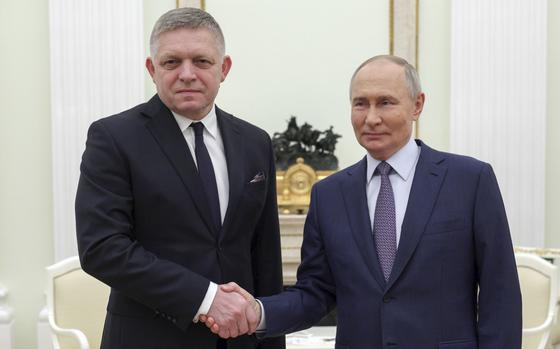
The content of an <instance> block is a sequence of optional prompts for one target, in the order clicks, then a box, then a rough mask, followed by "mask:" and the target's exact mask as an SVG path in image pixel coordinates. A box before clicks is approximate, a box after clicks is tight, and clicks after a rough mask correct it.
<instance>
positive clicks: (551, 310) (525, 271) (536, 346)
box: [515, 253, 558, 349]
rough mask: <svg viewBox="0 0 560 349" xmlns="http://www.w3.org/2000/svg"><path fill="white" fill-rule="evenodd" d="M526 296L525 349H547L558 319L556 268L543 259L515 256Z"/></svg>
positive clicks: (529, 255)
mask: <svg viewBox="0 0 560 349" xmlns="http://www.w3.org/2000/svg"><path fill="white" fill-rule="evenodd" d="M515 259H516V262H517V272H518V273H519V283H520V285H521V294H522V296H523V349H545V348H546V345H547V342H548V339H549V336H550V331H551V329H552V324H553V321H554V319H555V313H556V302H557V295H558V271H557V268H556V267H555V266H554V265H552V264H551V263H549V262H547V261H546V260H544V259H542V258H541V257H538V256H535V255H533V254H528V253H516V254H515Z"/></svg>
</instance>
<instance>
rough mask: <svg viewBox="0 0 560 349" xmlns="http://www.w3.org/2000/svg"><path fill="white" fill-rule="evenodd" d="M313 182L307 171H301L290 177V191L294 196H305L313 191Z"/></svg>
mask: <svg viewBox="0 0 560 349" xmlns="http://www.w3.org/2000/svg"><path fill="white" fill-rule="evenodd" d="M312 185H313V180H312V178H311V177H310V176H309V174H308V173H307V172H305V171H302V170H299V171H296V172H294V173H292V175H291V176H290V190H291V191H292V193H294V194H298V195H303V194H307V193H309V192H310V191H311V186H312Z"/></svg>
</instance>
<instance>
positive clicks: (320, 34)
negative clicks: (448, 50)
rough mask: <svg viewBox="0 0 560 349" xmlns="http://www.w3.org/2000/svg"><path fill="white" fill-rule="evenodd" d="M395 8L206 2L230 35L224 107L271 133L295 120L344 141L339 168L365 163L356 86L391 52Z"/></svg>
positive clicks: (311, 1)
mask: <svg viewBox="0 0 560 349" xmlns="http://www.w3.org/2000/svg"><path fill="white" fill-rule="evenodd" d="M388 5H389V2H388V1H371V0H355V1H351V2H347V1H323V0H306V1H300V0H285V1H261V0H240V1H231V0H206V9H207V10H208V11H209V12H210V13H211V14H212V15H213V16H214V17H215V18H216V19H217V20H218V22H219V23H220V25H221V26H222V30H223V31H224V34H225V36H226V51H227V52H228V53H229V54H230V55H231V56H232V59H233V67H232V70H231V72H230V75H229V76H228V78H227V80H226V81H225V83H224V84H222V87H221V91H220V94H219V96H218V100H217V103H218V105H219V106H221V107H223V108H224V109H225V110H227V111H230V112H232V113H234V114H237V115H238V116H240V117H241V118H244V119H246V120H248V121H250V122H252V123H254V124H256V125H258V126H260V127H262V128H264V129H265V130H266V131H268V132H269V133H270V134H271V135H272V133H274V132H277V131H283V130H284V129H285V128H286V121H287V120H288V119H289V118H290V116H291V115H296V116H297V117H298V123H300V124H301V123H303V122H308V123H310V124H311V125H313V126H314V127H315V128H316V129H320V130H324V129H326V128H328V127H329V126H331V125H333V126H334V130H335V132H338V133H340V134H342V138H341V139H339V143H338V145H337V150H336V155H337V156H338V159H339V167H340V168H342V167H345V166H347V165H350V164H352V163H354V162H355V161H357V160H359V159H360V158H361V157H363V156H364V154H365V153H364V150H363V149H362V148H361V147H360V146H358V145H357V142H356V139H355V137H354V133H353V131H352V127H351V124H350V102H349V97H348V89H349V86H348V85H349V80H350V76H351V75H352V73H353V71H354V69H355V68H356V67H357V66H358V65H359V64H360V63H361V62H362V61H364V60H366V59H367V58H369V57H371V56H374V55H377V54H384V53H387V52H388V49H389V32H388V31H389V8H388Z"/></svg>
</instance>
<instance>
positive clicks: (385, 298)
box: [383, 296, 391, 303]
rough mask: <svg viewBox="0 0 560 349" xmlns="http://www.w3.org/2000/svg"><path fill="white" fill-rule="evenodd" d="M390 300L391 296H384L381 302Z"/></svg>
mask: <svg viewBox="0 0 560 349" xmlns="http://www.w3.org/2000/svg"><path fill="white" fill-rule="evenodd" d="M390 301H391V297H389V296H385V297H383V303H389V302H390Z"/></svg>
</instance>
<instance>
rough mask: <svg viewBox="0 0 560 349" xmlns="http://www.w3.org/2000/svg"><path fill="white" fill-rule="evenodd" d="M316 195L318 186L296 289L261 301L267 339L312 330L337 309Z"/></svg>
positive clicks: (306, 228) (313, 200)
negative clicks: (311, 328) (335, 307)
mask: <svg viewBox="0 0 560 349" xmlns="http://www.w3.org/2000/svg"><path fill="white" fill-rule="evenodd" d="M317 192H318V190H317V186H316V185H315V186H314V187H313V190H312V192H311V204H310V207H309V213H308V214H307V219H306V221H305V228H304V237H303V243H302V246H301V259H302V262H301V264H300V266H299V268H298V275H297V278H298V281H297V283H296V285H295V286H294V287H291V288H289V289H288V290H286V291H285V292H283V293H281V294H279V295H276V296H272V297H265V298H262V299H261V302H262V303H263V307H264V312H265V313H266V333H265V336H278V335H281V334H286V333H291V332H295V331H299V330H303V329H306V328H309V327H311V326H313V325H314V324H315V323H317V322H319V320H321V318H322V317H323V316H325V315H326V314H328V312H329V311H330V310H332V308H333V307H334V304H335V300H336V295H335V284H334V280H333V278H332V274H331V270H330V267H329V262H328V258H327V254H326V252H325V249H324V244H323V240H322V236H321V233H320V226H319V217H318V208H317V205H318V202H319V198H318V193H317Z"/></svg>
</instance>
